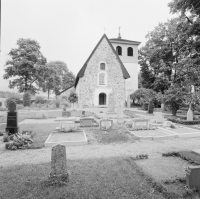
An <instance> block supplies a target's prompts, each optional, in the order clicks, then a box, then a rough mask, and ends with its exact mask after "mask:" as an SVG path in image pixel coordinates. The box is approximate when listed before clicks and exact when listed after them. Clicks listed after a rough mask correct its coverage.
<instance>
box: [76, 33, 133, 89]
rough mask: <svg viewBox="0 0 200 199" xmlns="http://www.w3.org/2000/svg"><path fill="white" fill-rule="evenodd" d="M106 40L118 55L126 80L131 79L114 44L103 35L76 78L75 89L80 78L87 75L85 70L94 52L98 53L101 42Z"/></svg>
mask: <svg viewBox="0 0 200 199" xmlns="http://www.w3.org/2000/svg"><path fill="white" fill-rule="evenodd" d="M104 38H105V39H106V40H107V41H108V44H109V45H110V47H111V49H112V51H113V53H114V54H115V55H116V58H117V59H118V61H119V63H120V65H121V69H122V73H123V77H124V79H128V78H130V75H129V73H128V71H127V70H126V68H125V66H124V64H123V63H122V61H121V59H120V58H119V56H118V55H117V53H116V51H115V49H114V48H113V46H112V44H111V43H110V41H109V39H108V37H107V36H106V34H103V36H102V37H101V39H100V41H99V42H98V44H97V45H96V46H95V48H94V50H93V51H92V53H91V54H90V56H89V57H88V59H87V60H86V62H85V64H84V65H83V66H82V68H81V70H80V71H79V72H78V74H77V76H76V80H75V85H74V87H75V88H76V86H77V84H78V81H79V78H81V77H83V76H84V73H85V69H86V67H87V64H88V62H89V60H90V59H91V57H92V55H93V54H94V52H95V51H96V49H97V48H98V46H99V45H100V43H101V41H102V40H103V39H104Z"/></svg>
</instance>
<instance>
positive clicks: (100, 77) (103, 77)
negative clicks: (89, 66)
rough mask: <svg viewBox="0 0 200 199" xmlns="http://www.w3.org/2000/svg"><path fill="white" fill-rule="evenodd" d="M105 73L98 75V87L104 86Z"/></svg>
mask: <svg viewBox="0 0 200 199" xmlns="http://www.w3.org/2000/svg"><path fill="white" fill-rule="evenodd" d="M105 84H106V81H105V73H99V85H105Z"/></svg>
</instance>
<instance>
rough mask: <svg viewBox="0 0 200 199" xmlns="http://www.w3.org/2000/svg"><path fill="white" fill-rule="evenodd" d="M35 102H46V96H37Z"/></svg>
mask: <svg viewBox="0 0 200 199" xmlns="http://www.w3.org/2000/svg"><path fill="white" fill-rule="evenodd" d="M35 103H36V104H44V103H45V100H44V97H42V96H36V97H35Z"/></svg>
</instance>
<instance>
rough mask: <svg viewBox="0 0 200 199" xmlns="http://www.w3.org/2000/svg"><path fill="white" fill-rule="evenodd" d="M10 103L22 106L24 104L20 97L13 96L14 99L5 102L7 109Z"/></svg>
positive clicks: (10, 98)
mask: <svg viewBox="0 0 200 199" xmlns="http://www.w3.org/2000/svg"><path fill="white" fill-rule="evenodd" d="M10 101H14V102H15V103H16V104H22V103H23V101H22V100H21V99H20V98H19V97H18V96H13V97H9V98H8V99H7V100H6V101H5V106H6V107H8V104H9V103H10Z"/></svg>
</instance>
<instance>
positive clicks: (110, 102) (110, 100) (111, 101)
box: [108, 92, 115, 113]
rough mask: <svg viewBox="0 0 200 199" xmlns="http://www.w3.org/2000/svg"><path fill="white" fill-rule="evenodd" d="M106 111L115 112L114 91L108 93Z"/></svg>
mask: <svg viewBox="0 0 200 199" xmlns="http://www.w3.org/2000/svg"><path fill="white" fill-rule="evenodd" d="M108 112H109V113H114V112H115V101H114V93H113V92H112V93H110V94H109V98H108Z"/></svg>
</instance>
